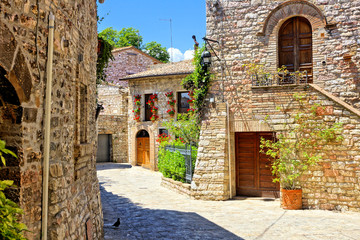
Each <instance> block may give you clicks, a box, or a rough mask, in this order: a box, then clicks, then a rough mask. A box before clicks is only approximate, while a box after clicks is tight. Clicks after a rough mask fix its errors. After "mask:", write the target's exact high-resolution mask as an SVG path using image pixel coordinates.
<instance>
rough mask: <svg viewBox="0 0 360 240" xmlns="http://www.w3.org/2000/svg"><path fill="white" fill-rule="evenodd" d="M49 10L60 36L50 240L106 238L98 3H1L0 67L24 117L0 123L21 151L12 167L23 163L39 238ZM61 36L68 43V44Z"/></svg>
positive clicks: (23, 201) (22, 184) (28, 213)
mask: <svg viewBox="0 0 360 240" xmlns="http://www.w3.org/2000/svg"><path fill="white" fill-rule="evenodd" d="M37 3H38V5H37ZM50 5H51V6H50ZM50 11H52V12H53V14H54V15H55V33H54V38H55V39H54V61H53V63H54V64H53V82H52V84H53V90H52V111H51V112H52V116H51V146H50V179H49V222H48V227H49V229H48V233H49V238H50V239H86V233H87V232H88V233H89V234H90V235H89V236H88V238H92V239H101V236H102V225H103V221H102V211H101V202H100V194H99V186H98V180H97V178H96V171H95V153H96V147H95V146H96V123H95V109H96V102H95V93H96V85H95V82H96V58H97V55H96V49H97V20H96V2H95V1H89V2H86V3H85V2H84V1H80V0H75V1H65V2H59V1H55V2H53V1H51V2H49V1H46V0H39V1H36V0H28V1H19V0H15V1H1V3H0V36H1V37H0V50H1V52H2V54H1V56H0V65H1V67H2V68H3V69H4V71H5V74H4V75H5V78H6V79H7V80H8V81H9V82H10V83H11V85H12V86H13V87H14V89H15V91H16V94H17V97H18V98H19V101H20V105H21V108H22V109H23V114H22V117H21V119H20V121H17V120H16V121H13V122H11V121H7V120H6V121H7V122H6V121H0V124H1V129H4V128H5V127H6V128H8V127H9V128H8V129H9V130H10V131H11V132H10V131H8V132H5V131H3V130H2V131H1V133H0V138H2V139H5V140H6V141H7V142H8V144H9V146H10V147H12V148H15V149H16V152H17V154H18V156H19V160H18V161H19V163H14V162H12V161H10V162H9V165H10V166H11V165H12V164H15V165H16V164H18V166H19V169H20V172H19V173H20V174H19V178H18V179H17V180H16V183H19V184H18V186H19V188H20V189H19V191H20V193H19V204H20V206H21V208H23V209H24V212H25V214H24V216H23V219H22V222H24V223H25V224H26V225H27V226H28V228H29V230H30V231H31V232H28V233H27V234H26V235H27V237H28V238H29V239H40V235H41V220H42V219H41V211H42V203H41V199H42V171H43V170H42V160H43V158H42V157H43V148H44V146H43V145H44V140H43V139H44V130H43V120H44V96H45V89H46V84H45V82H46V61H47V56H46V54H47V46H48V43H47V38H48V22H49V20H48V19H49V14H50ZM62 40H68V41H69V47H66V44H64V41H62ZM79 56H80V57H79ZM81 59H82V60H81ZM3 94H4V95H5V96H4V95H3ZM6 95H7V93H4V92H3V91H2V92H1V97H2V98H3V99H5V98H7V97H9V96H6ZM2 120H4V118H3V117H2ZM1 177H2V178H4V177H5V178H6V177H7V176H6V175H5V176H4V175H2V176H1ZM86 226H87V227H88V231H86Z"/></svg>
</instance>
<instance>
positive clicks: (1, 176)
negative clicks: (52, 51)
mask: <svg viewBox="0 0 360 240" xmlns="http://www.w3.org/2000/svg"><path fill="white" fill-rule="evenodd" d="M6 76H7V72H6V71H5V69H3V68H2V67H0V139H1V140H4V141H5V142H6V148H7V149H10V150H11V151H13V152H14V153H15V154H17V155H18V156H19V158H15V157H13V156H11V155H9V154H6V155H5V156H4V157H5V159H6V166H3V165H2V163H1V161H0V180H13V181H14V184H15V185H16V186H17V188H11V189H7V190H6V191H5V194H6V196H7V197H8V198H10V199H11V200H13V201H14V202H19V194H20V188H19V187H20V167H19V165H20V157H21V156H20V155H21V154H20V153H19V151H18V150H19V149H21V142H22V139H21V137H22V135H21V132H22V131H21V120H22V115H23V108H22V107H21V106H20V100H19V97H18V95H17V93H16V90H15V88H14V86H13V85H12V84H11V83H10V81H9V80H8V79H7V77H6Z"/></svg>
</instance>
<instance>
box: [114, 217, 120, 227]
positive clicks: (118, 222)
mask: <svg viewBox="0 0 360 240" xmlns="http://www.w3.org/2000/svg"><path fill="white" fill-rule="evenodd" d="M113 226H114V227H118V226H120V218H118V219H117V221H116V222H115V223H114V224H113Z"/></svg>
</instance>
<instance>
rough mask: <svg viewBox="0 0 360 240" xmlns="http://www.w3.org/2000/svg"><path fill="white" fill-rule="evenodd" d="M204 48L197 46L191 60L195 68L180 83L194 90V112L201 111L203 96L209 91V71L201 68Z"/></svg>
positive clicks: (203, 101) (210, 76)
mask: <svg viewBox="0 0 360 240" xmlns="http://www.w3.org/2000/svg"><path fill="white" fill-rule="evenodd" d="M204 50H205V46H203V47H201V48H198V50H197V51H195V56H194V60H193V64H194V66H195V70H194V72H193V73H192V74H190V75H188V76H187V77H185V78H184V79H183V80H182V82H181V85H182V86H183V87H184V88H185V89H187V90H190V91H193V92H194V105H195V110H196V113H201V112H202V109H203V106H204V103H205V98H206V96H207V93H208V92H209V88H210V83H211V78H212V75H211V74H210V72H209V69H206V70H205V69H203V68H202V66H201V53H202V52H203V51H204Z"/></svg>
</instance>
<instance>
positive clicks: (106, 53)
mask: <svg viewBox="0 0 360 240" xmlns="http://www.w3.org/2000/svg"><path fill="white" fill-rule="evenodd" d="M98 41H99V44H98V59H97V63H96V84H101V82H102V81H105V79H106V74H105V72H104V70H105V68H107V66H108V64H109V61H110V60H114V56H113V55H112V52H111V51H112V50H113V47H112V46H111V45H110V43H108V42H107V41H106V40H105V39H104V38H102V37H98Z"/></svg>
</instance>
